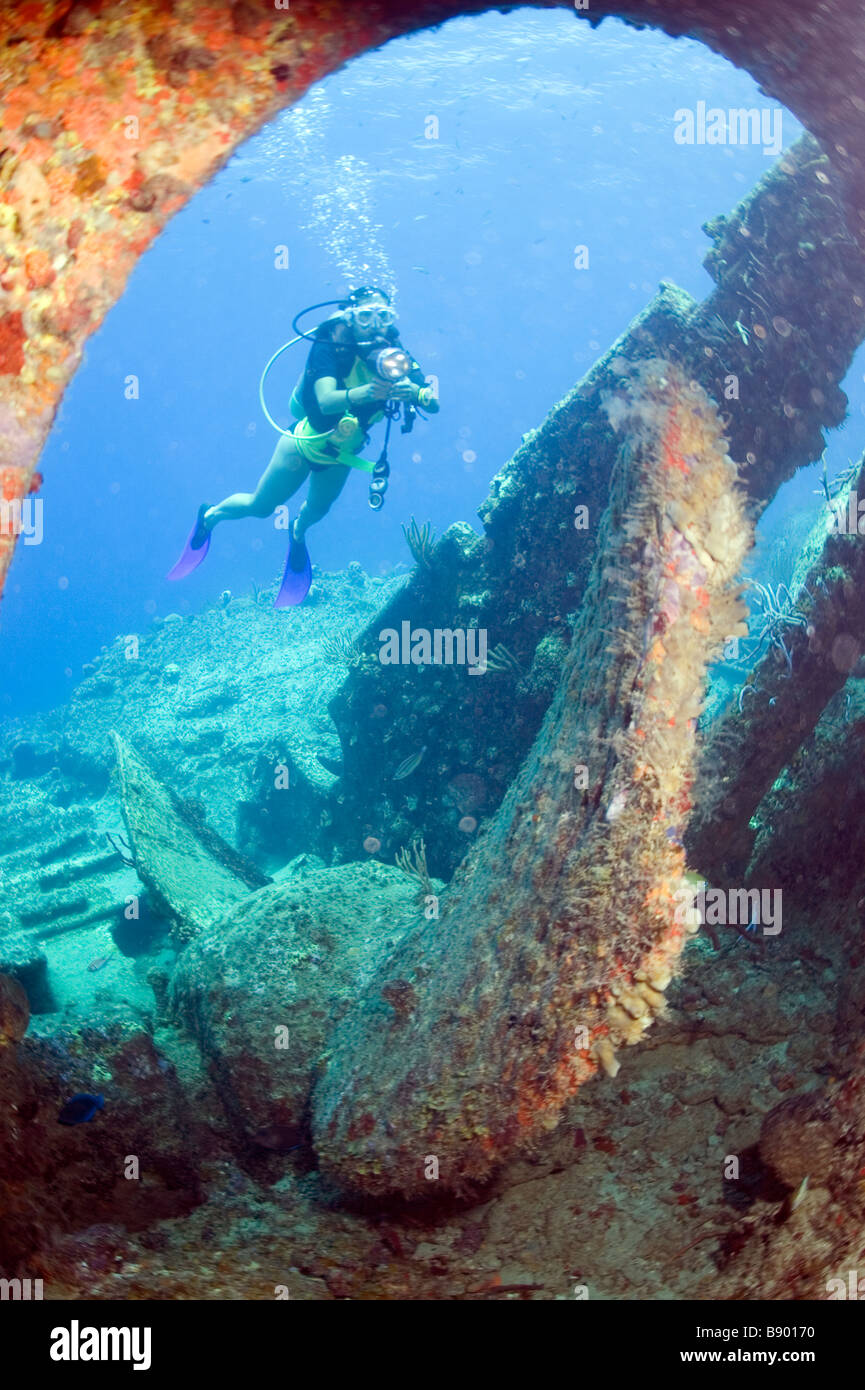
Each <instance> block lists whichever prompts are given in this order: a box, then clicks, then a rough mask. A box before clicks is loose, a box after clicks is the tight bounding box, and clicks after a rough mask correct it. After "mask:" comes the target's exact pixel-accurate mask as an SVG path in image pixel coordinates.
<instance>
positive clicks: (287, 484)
mask: <svg viewBox="0 0 865 1390" xmlns="http://www.w3.org/2000/svg"><path fill="white" fill-rule="evenodd" d="M308 473H309V464H308V463H307V462H306V459H305V458H304V457H303V455H302V454H300V453H299V452H298V448H297V445H296V444H295V442H294V440H293V439H292V437H291V435H290V434H284V435H283V436H282V438H281V439H280V441H279V443H278V444H277V446H276V448H275V449H274V451H273V457H272V458H271V460H270V463H269V464H268V465H267V468H266V469H265V470H264V473H263V474H262V475H261V478H260V479H259V482H258V487H257V488H256V489H255V492H233V493H232V494H231V496H230V497H226V498H225V499H224V500H223V501H222V502H218V503H217V505H216V506H215V507H211V508H210V509H209V510H208V511H207V512H205V514H204V522H205V525H206V526H207V528H208V530H213V527H214V526H215V525H216V524H217V522H218V521H236V520H237V519H238V518H239V517H243V516H260V517H264V516H270V515H271V513H272V512H274V511H275V510H276V508H277V507H278V506H280V505H281V504H282V503H283V502H287V501H288V499H289V497H292V496H293V495H294V494H295V493H296V492H297V489H298V488H299V487H300V486H301V485H302V484H303V482H304V481H305V480H306V476H307V474H308Z"/></svg>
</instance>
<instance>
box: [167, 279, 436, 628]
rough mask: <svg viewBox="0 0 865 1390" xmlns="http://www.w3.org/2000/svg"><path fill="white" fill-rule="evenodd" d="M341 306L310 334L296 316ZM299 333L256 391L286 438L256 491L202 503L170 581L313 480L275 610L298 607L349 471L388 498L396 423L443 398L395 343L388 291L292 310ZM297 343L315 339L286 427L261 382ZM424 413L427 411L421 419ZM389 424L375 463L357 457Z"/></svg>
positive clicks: (378, 500)
mask: <svg viewBox="0 0 865 1390" xmlns="http://www.w3.org/2000/svg"><path fill="white" fill-rule="evenodd" d="M332 304H336V305H338V309H337V311H336V312H335V313H333V314H331V315H330V317H329V318H326V319H325V320H324V321H323V322H322V323H320V324H319V325H318V327H317V328H316V329H314V330H313V331H311V332H304V331H303V330H302V329H299V328H298V320H299V319H300V318H301V317H302V316H303V315H304V314H307V313H309V312H310V311H311V310H312V309H321V308H323V307H325V305H332ZM292 327H293V329H294V331H295V332H296V333H297V335H298V336H297V337H296V338H293V339H292V340H291V342H289V343H286V344H285V345H284V346H283V347H281V348H280V349H279V350H278V351H277V352H275V353H274V355H273V357H271V359H270V361H269V362H268V364H267V366H266V367H265V369H264V372H263V374H262V378H261V386H260V389H259V395H260V399H261V405H262V409H263V411H264V413H265V415H266V416H267V419H268V420H269V421H270V423H271V424H272V425H273V426H274V428H275V429H277V430H279V431H280V434H281V435H282V438H281V439H280V441H279V443H278V444H277V446H276V448H275V449H274V451H273V457H272V458H271V460H270V463H269V464H268V466H267V468H266V470H265V472H264V473H263V474H262V476H261V478H260V480H259V483H258V486H257V488H256V489H255V492H235V493H232V495H231V496H230V497H226V498H225V499H224V500H223V501H222V502H218V503H217V504H216V505H215V506H211V505H210V504H208V503H206V502H205V503H204V504H203V505H202V506H201V507H199V509H198V516H197V518H196V521H195V526H194V527H193V529H192V531H191V533H190V535H189V539H188V541H187V543H186V548H185V549H184V551H183V554H182V555H181V557H180V559H179V560H178V561H177V564H176V565H174V567H173V568H172V569H171V570H170V571H169V573H168V575H167V578H168V579H184V578H185V577H186V575H188V574H191V573H192V571H193V570H194V569H197V568H198V566H199V565H200V564H201V562H202V560H203V559H204V557H205V555H206V554H207V551H208V549H209V546H210V537H211V535H212V533H213V528H214V527H215V526H216V525H217V524H218V523H219V522H220V521H236V520H237V519H238V518H240V517H245V516H256V517H268V516H271V515H272V513H273V512H274V511H275V510H276V508H277V507H278V506H281V505H282V504H283V503H285V502H287V501H288V499H289V498H290V497H293V496H294V494H295V493H296V492H297V490H298V488H300V487H302V486H303V484H304V483H305V482H306V480H307V478H309V491H308V492H307V496H306V500H305V502H304V503H303V506H302V507H301V508H300V511H299V512H298V514H297V516H296V517H295V518H294V520H293V521H291V520H290V521H289V549H288V556H287V558H286V562H285V573H284V575H283V580H282V585H281V587H280V590H279V593H278V594H277V597H276V600H275V604H274V606H275V607H277V608H285V607H288V606H291V605H294V604H298V603H301V602H302V601H303V599H304V598H305V597H306V595H307V593H308V592H309V586H310V583H311V569H310V559H309V551H308V550H307V547H306V533H307V531H308V530H309V528H310V526H313V525H315V523H316V522H317V521H321V520H322V518H323V517H325V516H326V515H327V513H328V512H329V511H330V508H331V507H332V506H333V503H334V502H335V501H336V499H337V497H338V496H339V494H340V493H341V492H342V489H343V487H344V486H345V483H346V480H347V478H348V476H349V473H350V472H351V470H352V469H353V468H354V469H358V470H360V471H362V472H365V473H371V474H372V479H371V482H370V491H369V504H370V506H371V507H372V508H373V509H374V510H376V511H377V510H379V508H380V507H381V506H382V505H383V503H384V494H385V491H386V490H387V481H388V476H389V473H390V466H389V464H388V459H387V445H388V439H389V437H390V428H391V425H392V423H393V421H394V420H395V419H397V418H398V417H399V415H400V413H401V412H402V415H403V423H402V427H401V429H402V433H403V434H405V433H407V432H408V431H409V430H410V429H411V428H412V425H413V424H414V419H415V416H416V415H417V414H418V411H419V410H420V411H422V412H423V411H425V412H428V413H430V414H437V412H438V409H439V402H438V399H437V397H436V394H435V391H434V389H433V387H432V386H430V385H429V384H428V383H427V382H426V380H425V378H424V374H423V372H422V371H421V369H420V367H419V365H418V363H417V362H416V361H415V359H414V358H413V357H412V355H411V353H409V352H407V351H406V349H405V348H404V347H403V345H402V343H401V342H400V340H399V333H398V331H397V326H396V315H395V313H394V311H393V309H392V307H391V302H390V297H389V295H387V294H385V292H384V290H380V289H377V288H375V287H374V286H368V285H364V286H362V287H361V288H359V289H356V290H352V292H351V293H350V294H349V295H347V297H346V298H345V299H341V300H326V301H324V303H323V304H312V305H310V306H309V308H308V309H302V310H301V311H300V313H299V314H297V315H296V316H295V319H294V321H293V324H292ZM301 339H305V340H306V341H311V342H312V348H311V350H310V353H309V357H308V358H307V362H306V368H305V370H304V372H303V375H302V376H301V378H300V380H299V381H298V383H297V385H296V387H295V389H294V392H293V393H292V397H291V413H292V416H293V417H294V419H295V420H296V421H297V423H296V424H295V425H294V426H293V428H292V429H290V430H282V429H280V426H279V425H277V424H276V422H275V421H274V420H273V419H271V416H270V413H269V412H268V409H267V406H266V405H265V402H264V383H265V380H266V377H267V373H268V371H269V370H270V368H271V367H272V366H273V363H274V362H275V361H276V359H277V357H279V356H280V354H281V353H282V352H284V351H285V350H286V348H289V347H291V346H292V345H293V344H294V343H297V342H300V341H301ZM422 418H423V417H422ZM382 419H386V420H387V431H386V435H385V444H384V449H383V451H382V454H381V456H380V457H379V459H378V461H377V462H373V461H372V460H371V459H364V458H360V457H359V453H360V450H361V449H362V448H363V447H364V446H365V445H366V444H367V443H368V442H369V429H370V427H371V426H372V425H374V424H376V423H377V422H378V421H380V420H382Z"/></svg>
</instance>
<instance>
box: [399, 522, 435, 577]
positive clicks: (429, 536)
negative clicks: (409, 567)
mask: <svg viewBox="0 0 865 1390" xmlns="http://www.w3.org/2000/svg"><path fill="white" fill-rule="evenodd" d="M402 533H403V535H404V536H405V539H406V545H407V546H408V548H409V550H410V551H411V553H412V555H413V556H414V558H415V560H416V561H417V563H418V564H419V565H423V566H424V567H425V568H427V569H428V568H429V566H430V564H431V563H432V557H433V552H434V550H435V543H436V536H435V532H434V531H433V529H432V522H431V521H425V522H424V524H423V527H422V528H419V527H418V524H417V522H416V521H415V519H414V517H412V519H411V524H410V525H409V526H408V527H406V526H405V525H403V527H402Z"/></svg>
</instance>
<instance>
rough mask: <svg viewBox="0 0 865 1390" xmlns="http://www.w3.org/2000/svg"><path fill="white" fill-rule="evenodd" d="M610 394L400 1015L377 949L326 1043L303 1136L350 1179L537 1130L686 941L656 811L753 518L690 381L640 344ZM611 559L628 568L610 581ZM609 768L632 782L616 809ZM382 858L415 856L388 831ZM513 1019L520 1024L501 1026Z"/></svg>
mask: <svg viewBox="0 0 865 1390" xmlns="http://www.w3.org/2000/svg"><path fill="white" fill-rule="evenodd" d="M616 394H617V395H619V396H623V397H624V399H620V400H619V401H618V402H616V403H614V402H613V401H612V400H610V406H611V410H612V413H613V414H614V415H615V418H616V422H617V424H618V427H619V428H620V429H621V431H622V433H623V437H622V439H621V442H620V449H619V456H618V461H617V464H616V467H615V469H614V473H613V483H612V487H613V491H612V496H611V499H610V505H609V507H608V509H607V511H606V513H605V515H604V517H603V519H602V520H601V523H600V527H599V532H600V534H599V538H598V546H597V553H596V555H595V558H594V560H593V566H592V571H591V575H590V579H589V583H588V587H587V589H586V593H585V597H584V600H583V604H582V608H581V611H580V613H579V616H578V618H577V622H576V631H575V635H574V639H573V644H572V646H571V648H570V650H569V651H568V653H567V656H566V657H565V660H564V664H563V667H562V676H561V683H560V686H559V691H558V692H557V694H556V695H555V696H554V697H553V703H552V705H551V706H550V708H549V711H548V713H547V717H546V719H545V721H544V723H543V725H542V726H541V729H540V731H539V733H538V736H537V738H536V740H535V745H534V747H533V748H532V749H531V751H530V752H529V754H528V757H527V758H526V761H525V763H524V765H523V768H522V770H521V771H520V773H519V774H518V776H517V778H516V780H515V782H514V783H513V785H512V786H511V788H510V790H509V792H508V794H507V796H506V798H505V800H504V801H503V803H502V804H501V806H500V807H499V808H498V810H497V811H496V812H495V813H494V814H493V815H492V816H491V817H490V818H489V819H488V820H487V821H486V822H485V830H484V835H483V837H481V838H480V839H479V840H476V841H475V842H474V843H473V844H472V846H471V848H470V849H469V852H468V854H467V855H466V857H465V859H464V860H463V862H462V864H461V866H460V868H459V869H458V870H457V873H456V875H455V877H454V879H453V881H452V882H451V884H450V887H449V890H448V894H447V896H446V898H445V899H443V903H442V911H441V913H440V916H439V918H438V920H436V922H435V924H434V926H433V924H432V923H431V922H428V921H426V920H424V921H423V922H420V923H418V924H417V925H416V926H415V927H413V928H411V929H410V930H409V932H408V934H407V935H406V936H405V937H404V938H403V940H402V942H401V943H400V946H399V948H398V951H399V966H398V973H399V977H400V978H401V979H405V980H410V981H412V982H413V989H414V991H415V992H416V995H417V1003H416V1007H414V1008H413V1009H412V1012H411V1015H410V1016H409V1017H407V1018H405V1019H401V1018H399V1017H398V1016H396V1017H394V1018H393V1019H392V1020H391V1023H390V1026H389V1028H388V1029H387V1030H386V1036H385V1035H383V1032H382V1029H381V1026H380V1024H381V1013H380V1001H381V987H382V984H387V982H388V980H389V978H391V979H392V977H393V974H394V973H396V971H395V967H394V964H393V963H392V964H391V967H390V970H388V967H387V966H386V965H385V966H383V967H382V970H381V971H380V972H379V974H378V976H377V977H375V978H374V979H373V980H371V981H370V984H369V985H368V986H367V988H366V989H365V990H364V991H363V992H362V993H361V995H360V997H359V999H358V1000H357V1001H356V1004H355V1007H354V1009H353V1010H352V1014H351V1016H350V1018H347V1019H346V1020H345V1022H344V1023H342V1024H340V1025H338V1026H337V1028H336V1030H335V1032H334V1033H333V1035H332V1036H331V1038H330V1040H329V1044H328V1066H327V1070H326V1072H324V1074H323V1075H322V1076H320V1077H319V1079H318V1081H317V1083H316V1088H315V1092H314V1095H313V1143H314V1147H315V1150H316V1153H317V1155H318V1158H319V1162H320V1164H321V1168H322V1171H324V1172H326V1173H327V1174H328V1176H330V1177H332V1178H333V1179H334V1180H335V1181H336V1182H337V1183H339V1184H340V1185H341V1186H342V1187H343V1188H345V1189H346V1190H349V1191H353V1192H362V1193H365V1194H367V1195H374V1196H377V1197H383V1196H385V1195H387V1194H390V1195H397V1194H398V1195H399V1196H401V1197H404V1198H413V1197H419V1196H421V1195H424V1194H426V1193H427V1192H428V1190H429V1187H428V1182H427V1181H426V1178H425V1176H424V1172H423V1165H422V1161H420V1160H419V1158H418V1155H423V1154H428V1153H434V1154H437V1155H439V1156H440V1160H441V1163H440V1172H439V1183H438V1187H439V1190H440V1191H442V1192H448V1193H458V1194H459V1193H462V1194H467V1193H470V1192H473V1191H475V1190H476V1186H477V1184H479V1183H483V1182H485V1181H486V1180H487V1179H488V1178H489V1177H490V1176H491V1175H492V1173H493V1172H494V1171H495V1170H496V1168H497V1167H498V1166H499V1165H500V1164H501V1162H502V1161H503V1160H504V1159H505V1158H507V1157H508V1156H511V1155H513V1154H515V1153H516V1152H520V1151H522V1150H523V1149H524V1148H525V1147H526V1146H527V1145H530V1144H531V1143H532V1142H533V1141H535V1140H537V1139H539V1138H540V1137H541V1136H542V1135H543V1134H544V1133H546V1132H547V1131H549V1130H552V1129H553V1128H555V1126H556V1125H557V1124H558V1121H559V1117H560V1115H561V1113H562V1109H563V1107H564V1105H565V1103H566V1101H567V1100H568V1098H569V1097H570V1096H572V1095H573V1094H574V1092H575V1091H576V1090H577V1089H578V1087H579V1086H580V1085H582V1084H583V1083H584V1082H585V1081H587V1080H589V1079H590V1078H591V1077H592V1076H595V1075H597V1073H598V1071H599V1070H603V1071H605V1072H607V1074H608V1075H614V1074H615V1072H616V1070H617V1069H618V1067H619V1065H620V1064H619V1061H618V1059H617V1057H616V1051H617V1049H618V1048H621V1047H622V1046H627V1045H630V1044H635V1043H637V1042H639V1041H640V1039H641V1038H642V1036H643V1034H644V1032H645V1030H646V1029H647V1028H648V1027H650V1026H651V1023H652V1021H653V1019H654V1018H655V1017H656V1016H657V1014H658V1013H659V1012H661V1010H662V1009H663V1008H664V990H665V989H666V987H667V985H668V984H669V983H670V980H671V979H672V976H673V973H674V971H675V970H676V968H677V963H678V960H679V957H680V955H681V952H682V950H683V947H684V944H685V941H686V939H688V930H687V928H686V927H684V926H682V925H680V924H679V923H678V922H677V920H676V917H677V914H676V905H677V901H678V899H677V894H678V893H679V892H680V891H681V886H682V883H683V877H684V871H685V856H684V850H683V849H682V847H681V845H680V844H678V843H676V842H674V841H673V840H671V839H670V838H669V837H668V836H667V834H666V831H667V828H668V827H670V826H677V827H680V826H682V825H683V824H684V823H685V822H686V821H687V816H688V812H689V809H690V785H691V780H692V777H693V766H694V757H695V752H696V747H695V740H696V717H697V714H698V713H699V709H700V705H701V702H702V686H703V681H704V679H705V674H706V670H707V667H708V664H709V663H710V662H711V661H712V660H713V659H714V657H715V654H716V652H717V651H718V650H719V649H720V647H721V645H722V643H723V641H724V640H725V639H726V637H727V636H728V635H729V634H730V633H731V632H733V631H736V630H737V629H739V628H740V627H741V624H742V618H743V616H744V605H743V604H742V601H741V598H740V589H739V586H738V583H737V574H738V571H739V568H740V566H741V563H742V560H743V558H744V554H745V551H746V549H747V547H748V545H749V544H750V536H751V528H750V525H749V522H748V519H747V515H746V513H745V507H744V499H743V497H742V495H741V493H740V491H739V488H738V485H737V472H736V468H735V465H734V464H733V463H732V462H731V460H730V459H729V457H728V455H727V450H726V440H725V439H724V437H723V432H722V427H721V424H720V420H719V417H718V414H717V411H716V408H715V406H714V404H713V403H712V401H711V400H710V398H709V397H708V396H707V395H706V393H705V392H704V391H703V390H702V389H701V388H700V387H699V386H698V385H697V384H696V383H695V382H693V381H691V380H689V378H688V377H687V376H685V375H684V374H683V373H682V371H681V370H680V369H679V368H677V367H676V366H675V365H673V364H672V363H669V362H663V361H658V360H653V361H648V362H644V363H642V364H640V365H639V366H637V367H635V368H632V369H629V370H628V371H627V373H623V374H622V376H621V377H620V379H619V388H618V391H617V393H616ZM610 570H612V571H613V572H614V573H616V574H618V575H623V574H625V575H628V576H629V584H628V587H627V588H626V589H624V590H623V586H622V585H621V583H620V582H614V580H612V579H610V578H608V577H605V576H607V575H608V573H609V571H610ZM617 631H621V632H622V633H623V636H622V637H621V638H614V646H613V648H612V650H609V640H610V639H609V633H610V632H614V633H615V632H617ZM598 744H603V745H604V746H605V747H607V748H608V749H609V750H610V756H609V766H608V768H607V770H606V772H605V775H604V778H603V781H602V782H601V785H600V787H599V794H598V795H597V796H596V797H592V798H585V797H583V796H580V795H578V794H576V793H575V791H574V786H573V775H572V766H573V749H574V748H575V747H593V746H597V745H598ZM539 768H543V769H544V772H545V775H543V776H541V775H539ZM557 768H562V769H565V768H567V771H566V772H565V771H564V770H563V771H562V773H561V776H560V778H557V777H556V776H555V775H554V769H557ZM611 775H615V778H616V784H617V785H618V786H622V785H628V786H629V787H630V788H631V794H630V795H629V797H628V801H627V803H626V805H625V806H624V808H623V810H622V813H621V815H620V816H618V817H617V819H616V820H615V821H613V822H612V823H610V822H607V821H606V820H605V819H604V816H603V809H602V808H603V807H605V806H606V805H607V803H608V801H609V790H610V788H609V787H608V788H607V791H608V794H607V795H606V796H605V795H604V784H605V783H609V781H610V778H611ZM397 862H398V864H399V865H400V867H401V868H402V869H403V871H404V872H411V871H412V868H414V867H415V866H414V865H412V863H411V858H410V856H409V855H408V854H407V852H405V851H404V852H403V853H402V855H400V856H398V858H397ZM415 871H416V868H415ZM503 882H507V884H508V896H507V904H506V906H505V905H504V904H503V903H502V894H501V887H502V883H503ZM528 1016H531V1017H532V1019H533V1026H532V1028H531V1030H526V1029H520V1028H513V1027H509V1025H508V1020H509V1019H512V1018H514V1017H516V1018H524V1017H528ZM575 1033H576V1034H577V1036H578V1037H579V1038H580V1039H583V1041H582V1043H581V1045H580V1044H577V1045H575V1041H574V1038H575Z"/></svg>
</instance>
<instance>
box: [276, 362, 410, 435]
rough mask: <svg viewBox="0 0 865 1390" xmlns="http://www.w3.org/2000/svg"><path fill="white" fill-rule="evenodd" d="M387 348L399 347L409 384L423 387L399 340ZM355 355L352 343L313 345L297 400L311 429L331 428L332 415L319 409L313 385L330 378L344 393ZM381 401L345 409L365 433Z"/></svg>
mask: <svg viewBox="0 0 865 1390" xmlns="http://www.w3.org/2000/svg"><path fill="white" fill-rule="evenodd" d="M387 346H388V347H399V348H402V350H403V352H405V353H406V355H407V356H408V358H409V360H410V361H411V369H410V371H409V373H408V377H409V380H410V381H413V382H415V384H416V385H417V386H423V385H424V384H425V381H426V378H425V377H424V374H423V372H422V371H421V368H420V366H419V365H418V363H417V362H416V361H415V360H414V358H413V357H412V355H411V353H410V352H409V351H408V349H407V348H404V347H403V345H402V343H400V342H399V340H394V341H393V342H389V343H388V344H387ZM357 356H358V353H357V348H356V346H355V344H354V343H347V344H345V345H343V344H341V343H331V342H323V341H322V340H319V341H318V342H316V343H313V345H312V349H311V351H310V354H309V357H308V358H307V361H306V371H305V373H304V377H303V389H302V391H301V401H302V402H303V409H304V414H305V415H306V417H307V419H308V420H309V422H310V424H311V425H312V427H313V429H315V430H319V431H320V432H321V433H324V431H325V430H330V429H333V426H334V423H335V421H334V417H333V415H325V414H323V413H322V409H321V406H320V405H319V403H318V399H317V397H316V394H315V383H316V382H317V381H319V380H320V379H321V378H322V377H323V376H332V377H334V378H335V380H336V385H337V390H339V391H344V390H345V379H346V377H347V376H348V374H349V372H350V371H351V369H352V367H353V366H354V362H355V358H356V357H357ZM385 404H386V402H385V401H370V402H369V403H368V404H367V405H361V406H355V405H350V406H349V407H348V409H349V410H350V411H351V414H352V415H354V416H355V417H356V419H357V421H358V423H359V425H360V427H361V429H362V430H363V431H364V433H366V431H367V428H368V426H369V423H370V420H371V419H372V417H373V416H374V415H380V414H381V412H382V408H383V406H384V405H385Z"/></svg>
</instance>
